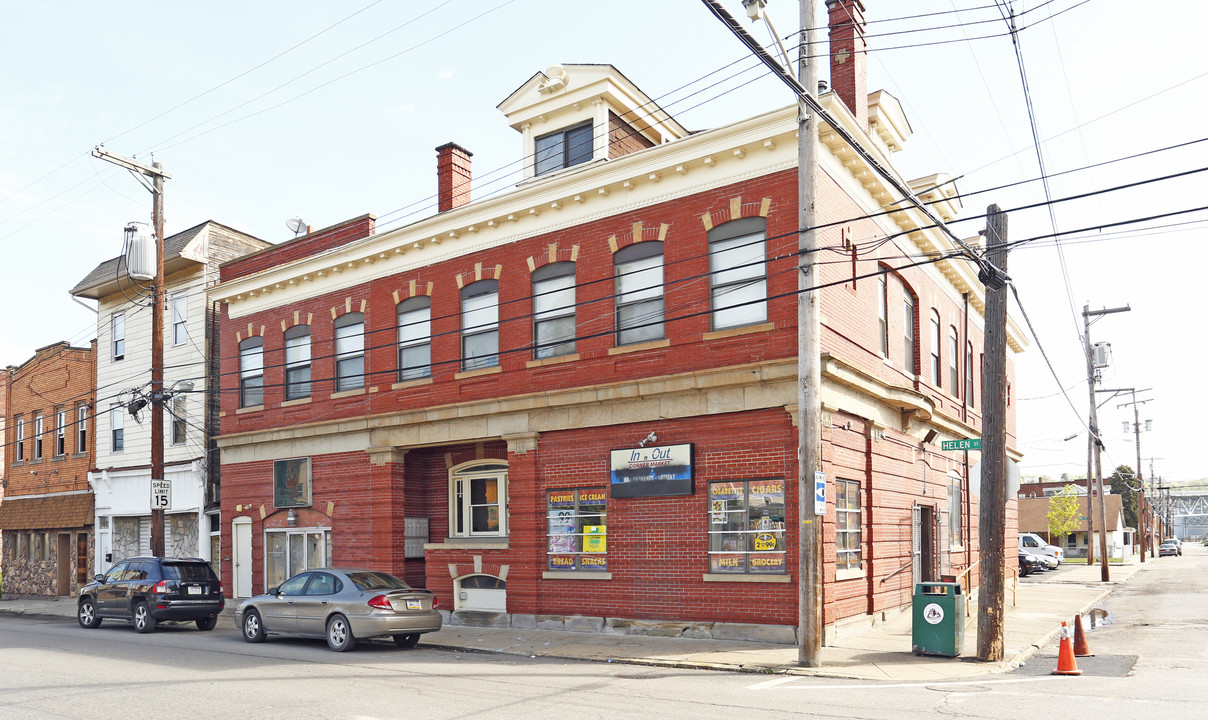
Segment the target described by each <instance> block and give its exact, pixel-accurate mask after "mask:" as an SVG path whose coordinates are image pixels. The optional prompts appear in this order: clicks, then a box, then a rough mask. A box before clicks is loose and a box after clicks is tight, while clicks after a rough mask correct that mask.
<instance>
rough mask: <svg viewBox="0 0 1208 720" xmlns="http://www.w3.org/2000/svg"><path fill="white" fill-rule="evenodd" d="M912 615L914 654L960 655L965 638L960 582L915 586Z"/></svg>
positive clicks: (963, 598)
mask: <svg viewBox="0 0 1208 720" xmlns="http://www.w3.org/2000/svg"><path fill="white" fill-rule="evenodd" d="M913 612H914V622H913V633H912V634H911V650H912V651H913V652H914V654H915V655H945V656H947V657H956V656H958V655H960V654H961V643H962V642H963V641H964V639H965V596H964V595H963V594H962V593H961V584H960V583H954V582H924V583H919V584H917V585H915V586H914V606H913Z"/></svg>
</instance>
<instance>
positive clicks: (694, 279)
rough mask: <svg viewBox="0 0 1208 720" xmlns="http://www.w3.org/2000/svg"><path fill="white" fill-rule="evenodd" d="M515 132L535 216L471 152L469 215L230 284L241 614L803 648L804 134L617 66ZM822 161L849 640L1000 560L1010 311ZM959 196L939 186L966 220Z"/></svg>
mask: <svg viewBox="0 0 1208 720" xmlns="http://www.w3.org/2000/svg"><path fill="white" fill-rule="evenodd" d="M832 5H833V6H835V7H837V8H839V9H841V10H842V11H843V13H842V17H847V15H846V13H848V12H850V13H852V14H855V15H856V16H857V17H858V15H859V11H860V10H861V6H860V4H859V3H858V2H855V1H854V0H849V1H847V2H838V3H832ZM832 17H838V15H836V13H835V12H834V8H832ZM834 30H835V32H834V33H832V42H840V43H842V42H847V43H849V45H848V47H849V49H851V46H850V43H852V42H855V41H856V40H858V38H857V37H856V36H854V35H853V34H852V33H851V32H850V30H851V25H850V21H848V25H847V26H846V29H845V26H844V24H843V22H842V21H840V20H836V23H835V28H834ZM845 33H846V34H845ZM853 38H854V39H853ZM832 57H841V58H843V60H845V62H840V61H838V60H836V61H835V62H834V63H833V65H832V84H833V86H834V87H835V88H836V91H834V92H829V93H825V94H823V95H822V97H821V101H822V102H823V103H824V104H825V105H826V107H827V108H828V109H829V111H830V113H831V115H832V116H833V117H834V118H835V121H836V122H837V123H841V124H842V125H843V127H844V129H846V130H847V131H848V132H849V133H851V134H852V135H853V136H854V137H856V138H858V140H859V142H861V143H862V144H863V145H864V146H865V147H867V148H869V149H870V150H871V151H872V153H873V154H874V155H875V156H876V157H877V158H878V159H879V160H880V162H881V164H882V165H884V166H886V167H891V168H892V167H893V164H892V156H893V153H894V152H896V151H897V150H899V149H900V147H901V145H902V143H903V142H905V140H906V139H907V137H908V136H909V133H910V130H909V124H908V122H907V121H906V119H905V116H904V114H903V112H902V109H901V107H900V105H899V104H898V102H897V101H896V100H895V99H894V98H892V97H891V96H890V95H889V94H888V93H885V92H880V91H879V92H874V93H871V94H869V93H867V92H866V91H865V90H864V86H865V82H866V81H865V79H864V72H865V70H864V57H865V56H864V54H863V53H862V52H854V53H832ZM857 90H858V91H857ZM499 109H500V110H501V111H502V112H503V114H504V115H505V117H506V120H507V122H508V123H509V125H511V127H513V128H514V129H516V130H517V131H518V132H519V133H520V134H521V144H522V150H523V157H524V158H525V168H526V169H525V174H526V177H525V179H524V180H523V181H521V182H520V183H519V184H518V185H517V186H516V187H515V188H514V189H512V190H510V191H508V192H505V193H499V194H496V195H493V196H489V197H486V198H484V199H481V200H477V201H471V197H470V189H471V184H472V177H471V175H472V173H471V156H470V153H469V152H468V151H466V150H464V149H463V148H461V147H459V146H457V145H455V144H448V145H444V146H442V147H440V148H438V149H437V153H438V160H437V175H438V178H437V180H438V183H437V184H438V189H439V198H440V200H439V204H440V211H439V212H438V213H437V214H436V215H433V216H431V217H428V218H426V219H423V220H420V221H418V222H415V223H413V224H410V225H407V226H405V227H401V228H397V229H392V230H388V231H382V232H379V231H377V229H376V227H375V223H374V218H373V217H372V216H364V217H361V218H356V219H353V220H350V221H348V222H346V223H341V224H339V225H336V226H333V227H331V228H327V229H325V230H320V231H317V232H315V233H311V234H309V235H307V236H304V237H302V238H299V239H297V240H295V241H292V242H287V243H283V244H281V245H278V246H275V247H273V248H270V249H267V250H264V251H262V252H259V253H254V254H251V255H248V256H246V257H244V258H241V259H238V260H235V261H233V262H229V263H227V264H225V265H223V267H222V269H221V283H220V284H219V285H218V286H217V287H216V288H214V289H213V291H212V298H213V299H214V300H215V302H216V304H217V305H218V308H219V320H218V324H219V327H218V335H219V338H220V359H219V366H220V373H221V374H220V377H219V378H217V382H215V383H214V384H215V385H216V386H217V387H218V388H219V391H220V395H221V415H222V418H221V436H220V437H219V439H218V444H219V447H220V448H221V452H222V463H223V492H222V518H223V521H222V526H221V536H222V541H221V542H222V548H223V551H222V554H223V563H222V573H223V582H224V584H225V586H226V587H227V588H228V589H229V591H230V592H231V593H232V595H233V596H234V597H236V598H238V597H246V596H250V595H252V594H254V593H257V592H262V591H264V590H265V589H267V588H269V587H272V586H275V585H278V584H280V582H281V581H282V580H284V579H285V578H287V577H289V576H290V575H292V574H294V573H296V572H299V571H301V570H305V569H308V568H312V567H318V566H323V565H329V564H336V565H359V566H370V567H374V568H382V569H388V570H391V571H393V572H395V573H397V574H399V575H401V576H404V577H406V578H407V579H408V580H409V581H411V582H413V583H415V584H420V585H425V586H427V587H428V588H431V589H433V590H435V591H436V592H437V594H438V596H439V600H440V606H441V607H442V608H443V609H444V611H445V612H446V613H447V615H448V621H449V622H454V623H490V624H497V625H513V626H528V627H531V626H534V625H540V626H542V627H567V628H599V627H609V628H612V629H615V630H618V631H636V632H649V631H652V630H651V628H653V627H655V626H658V627H660V628H661V629H660V630H658V631H659V632H673V633H684V634H687V635H691V636H698V637H750V638H762V639H773V640H781V641H785V642H792V641H793V638H794V631H795V626H796V623H797V589H796V581H797V573H798V567H797V561H796V558H797V552H796V547H797V540H798V538H797V533H796V530H795V528H796V527H798V518H797V510H796V508H797V489H796V483H797V481H796V478H797V463H796V448H797V436H798V428H797V405H796V402H797V401H796V389H795V388H796V379H797V357H796V347H797V323H796V294H797V272H798V271H797V263H796V259H795V258H796V250H797V217H798V214H797V185H796V167H795V166H796V146H797V143H796V137H795V134H796V128H797V123H796V108H795V107H790V108H784V109H779V110H774V111H771V112H766V113H763V114H760V115H756V116H754V117H751V118H748V119H745V120H742V121H739V122H736V123H733V124H731V125H727V126H724V127H721V128H716V129H712V130H705V131H700V132H688V131H686V130H685V129H684V128H683V127H682V126H680V125H679V123H678V122H676V121H675V119H674V118H672V117H670V116H669V115H668V114H666V113H665V112H663V111H662V110H661V109H659V108H658V106H657V104H656V103H654V102H653V101H652V100H651V99H650V98H649V97H648V96H646V95H645V94H644V93H643V92H642V91H641V90H640V89H638V88H637V87H636V86H634V85H633V83H631V82H630V81H629V80H628V79H626V78H625V76H624V75H622V74H621V73H619V72H618V71H617V70H616V69H615V68H613V67H612V66H610V65H566V66H555V67H553V68H550V69H549V70H547V71H546V72H543V73H537V74H536V75H534V76H533V77H532V78H530V79H529V80H528V81H527V82H525V83H524V84H523V85H522V86H520V88H518V89H517V90H516V91H515V92H513V93H512V94H511V95H510V96H508V97H507V98H506V99H505V100H504V101H503V102H502V103H501V104H500V105H499ZM820 139H821V141H822V144H823V146H822V152H821V160H820V165H821V171H822V172H821V173H820V177H821V180H820V187H819V189H818V196H817V204H818V208H819V212H820V214H821V220H822V223H823V229H822V231H821V236H822V239H821V245H823V246H824V247H826V248H827V250H826V251H825V252H824V254H823V257H822V258H821V262H820V264H819V267H820V278H819V284H820V285H821V286H822V287H823V288H824V289H823V290H821V304H822V326H823V328H822V329H823V336H822V374H823V387H822V393H821V394H822V402H823V455H822V459H823V469H824V471H825V473H826V477H827V491H828V498H831V499H832V501H831V502H830V503H829V504H828V508H827V515H826V521H825V543H826V547H825V551H824V556H825V560H826V565H825V568H824V593H823V594H824V597H825V602H824V608H823V615H824V623H825V625H826V626H827V631H828V633H829V634H832V636H833V633H835V632H842V631H844V629H846V628H848V627H851V626H853V625H860V624H867V623H868V622H870V621H872V620H875V619H876V618H877V617H879V616H882V614H884V613H887V612H891V611H896V610H899V609H901V608H903V607H905V606H907V605H908V603H909V601H910V594H911V590H912V587H913V586H912V582H913V581H917V580H924V579H929V578H935V577H938V576H939V575H941V574H956V573H959V572H961V571H962V570H963V569H966V568H969V567H970V566H971V565H972V564H973V563H975V562H976V561H977V560H978V557H979V552H978V549H977V540H976V538H977V508H978V503H977V498H976V492H977V488H976V487H973V488H971V487H970V486H969V469H970V453H968V452H942V451H941V449H940V442H941V441H942V440H945V439H957V438H970V437H978V436H979V434H980V427H981V414H980V408H981V398H980V397H978V395H979V394H980V387H981V384H980V368H981V355H982V338H983V330H982V328H983V324H984V318H983V310H984V294H983V289H982V286H981V285H980V283H979V282H978V281H977V279H976V269H975V268H973V267H970V265H969V264H967V263H965V262H962V261H959V260H942V261H939V262H934V263H916V262H915V261H916V260H918V259H921V258H923V257H924V254H925V253H929V252H933V251H936V250H941V251H943V250H949V249H951V248H952V247H953V246H952V243H951V241H950V240H949V239H948V238H947V237H946V236H944V235H943V234H941V233H940V232H939V231H937V230H936V229H934V228H933V227H932V223H931V222H930V220H928V219H927V217H926V216H925V215H923V214H922V213H920V212H918V211H917V210H916V209H913V208H911V207H910V206H909V205H906V204H903V203H902V202H900V201H901V200H902V198H900V197H898V196H897V195H896V194H895V191H894V190H893V188H892V187H891V186H889V185H888V184H886V183H884V182H882V180H881V179H880V178H879V177H878V176H877V174H876V173H875V172H873V170H872V169H871V168H870V167H868V165H867V164H866V163H865V161H864V160H863V159H861V157H860V156H858V155H857V154H856V153H854V152H852V150H851V148H850V147H848V146H847V145H846V144H845V142H844V141H843V140H842V139H841V138H840V137H839V136H838V134H836V133H835V132H834V129H833V128H831V127H829V126H823V127H822V128H821V129H820ZM903 180H905V179H903ZM944 180H945V178H944V176H938V175H937V176H932V177H929V178H922V179H918V180H915V181H913V182H911V183H910V185H911V186H912V187H914V188H916V190H917V193H918V195H919V197H921V198H922V199H923V200H924V201H927V202H929V203H931V207H932V209H933V211H934V212H935V213H936V214H938V215H939V216H941V217H943V218H945V219H947V220H952V219H954V216H955V213H956V212H957V211H958V210H959V202H958V200H957V198H956V197H955V193H956V191H955V189H954V188H953V187H952V185H951V184H948V185H941V183H942V182H943V181H944ZM937 186H938V187H937ZM886 208H891V209H892V212H885V210H886ZM1008 335H1009V344H1010V351H1009V358H1008V373H1009V376H1008V384H1010V383H1012V382H1013V380H1012V378H1013V373H1014V370H1013V368H1014V364H1013V358H1014V355H1015V354H1016V353H1018V352H1021V351H1022V350H1023V349H1024V342H1025V341H1024V340H1023V338H1022V336H1021V333H1020V332H1019V329H1018V328H1017V327H1015V326H1014V325H1013V324H1012V325H1011V326H1010V328H1009V332H1008ZM1007 412H1008V416H1007V418H1006V421H1007V427H1008V433H1009V438H1008V444H1009V445H1010V446H1011V447H1012V448H1014V446H1015V430H1014V427H1015V425H1014V421H1015V415H1014V412H1015V411H1014V408H1013V407H1010V406H1008V411H1007ZM1011 452H1012V453H1013V454H1014V455H1013V456H1014V457H1018V455H1017V453H1014V450H1012V451H1011ZM972 455H973V460H974V461H975V460H976V453H972ZM1014 534H1015V518H1014V503H1013V501H1012V502H1011V503H1010V504H1009V505H1008V518H1007V537H1008V538H1009V539H1010V542H1009V543H1008V544H1009V545H1011V546H1013V545H1014ZM974 582H975V583H976V576H975V575H974Z"/></svg>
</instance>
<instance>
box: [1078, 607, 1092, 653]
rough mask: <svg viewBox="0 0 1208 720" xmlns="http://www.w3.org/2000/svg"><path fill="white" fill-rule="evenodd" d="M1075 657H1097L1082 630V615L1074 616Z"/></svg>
mask: <svg viewBox="0 0 1208 720" xmlns="http://www.w3.org/2000/svg"><path fill="white" fill-rule="evenodd" d="M1074 657H1095V653H1093V652H1091V648H1090V646H1089V645H1087V644H1086V632H1084V631H1083V630H1082V615H1081V614H1078V615H1075V616H1074Z"/></svg>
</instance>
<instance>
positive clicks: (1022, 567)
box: [1019, 553, 1045, 577]
mask: <svg viewBox="0 0 1208 720" xmlns="http://www.w3.org/2000/svg"><path fill="white" fill-rule="evenodd" d="M1044 569H1045V568H1044V561H1043V560H1041V559H1040V556H1039V555H1032V554H1030V553H1019V576H1020V577H1027V576H1028V575H1031V574H1032V573H1034V572H1040V571H1041V570H1044Z"/></svg>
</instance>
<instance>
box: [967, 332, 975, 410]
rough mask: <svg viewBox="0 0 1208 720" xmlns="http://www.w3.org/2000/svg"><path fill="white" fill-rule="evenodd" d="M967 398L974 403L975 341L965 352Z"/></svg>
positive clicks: (970, 403) (970, 402) (971, 403)
mask: <svg viewBox="0 0 1208 720" xmlns="http://www.w3.org/2000/svg"><path fill="white" fill-rule="evenodd" d="M965 399H966V400H968V401H969V405H970V406H972V405H973V343H969V347H968V352H966V353H965Z"/></svg>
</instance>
